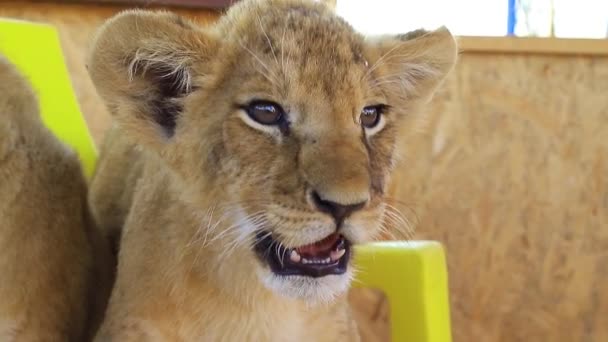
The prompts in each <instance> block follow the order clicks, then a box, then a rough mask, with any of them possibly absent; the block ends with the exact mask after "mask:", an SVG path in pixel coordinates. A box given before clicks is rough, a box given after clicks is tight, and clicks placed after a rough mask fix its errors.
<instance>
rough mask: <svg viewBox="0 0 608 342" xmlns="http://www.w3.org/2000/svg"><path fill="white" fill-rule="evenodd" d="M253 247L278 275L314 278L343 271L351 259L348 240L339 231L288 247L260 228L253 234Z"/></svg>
mask: <svg viewBox="0 0 608 342" xmlns="http://www.w3.org/2000/svg"><path fill="white" fill-rule="evenodd" d="M255 250H256V252H257V254H258V256H259V257H260V258H261V259H262V261H265V262H266V263H267V264H268V265H269V266H270V269H271V270H272V271H273V272H274V273H275V274H278V275H302V276H309V277H315V278H316V277H323V276H326V275H329V274H343V273H345V272H346V269H347V267H348V260H349V259H350V243H349V242H348V240H346V239H345V238H344V237H343V236H342V235H340V234H338V233H334V234H331V235H329V236H328V237H326V238H324V239H323V240H320V241H317V242H314V243H311V244H308V245H304V246H300V247H296V248H287V247H285V246H283V245H282V244H281V243H280V242H278V241H277V240H275V239H273V237H272V234H270V233H267V232H260V233H258V234H257V236H256V243H255Z"/></svg>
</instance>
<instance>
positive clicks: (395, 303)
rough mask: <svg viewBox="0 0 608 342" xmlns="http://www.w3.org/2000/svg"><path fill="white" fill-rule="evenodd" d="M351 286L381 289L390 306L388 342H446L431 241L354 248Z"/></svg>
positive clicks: (445, 311)
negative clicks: (354, 275) (353, 278)
mask: <svg viewBox="0 0 608 342" xmlns="http://www.w3.org/2000/svg"><path fill="white" fill-rule="evenodd" d="M354 257H355V266H356V268H357V273H356V279H355V282H354V285H355V287H369V288H376V289H380V290H382V291H383V292H384V293H385V295H386V296H387V298H388V301H389V303H390V313H391V337H392V341H399V342H404V341H407V342H451V340H452V335H451V326H450V309H449V298H448V279H447V268H446V263H445V254H444V250H443V247H442V245H441V244H440V243H438V242H434V241H387V242H376V243H370V244H366V245H361V246H357V248H356V249H355V254H354Z"/></svg>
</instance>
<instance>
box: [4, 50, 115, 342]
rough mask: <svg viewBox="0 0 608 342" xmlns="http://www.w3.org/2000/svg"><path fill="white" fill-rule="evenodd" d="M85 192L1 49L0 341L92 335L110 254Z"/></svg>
mask: <svg viewBox="0 0 608 342" xmlns="http://www.w3.org/2000/svg"><path fill="white" fill-rule="evenodd" d="M86 194H87V187H86V182H85V179H84V177H83V174H82V172H81V168H80V163H79V160H78V158H77V156H76V155H75V154H74V153H73V152H72V151H70V150H69V149H68V148H67V147H65V146H64V145H62V144H61V143H60V142H59V141H58V140H57V139H56V138H55V137H54V136H53V135H52V133H51V132H50V131H48V130H47V129H46V128H45V127H44V125H43V123H42V121H41V120H40V117H39V112H38V107H37V99H36V97H35V95H34V93H33V91H32V90H31V88H30V86H29V85H28V84H27V83H26V81H25V80H24V79H23V77H22V76H21V75H20V74H18V72H17V71H16V69H15V68H14V67H13V66H12V65H11V64H9V62H8V61H7V60H6V59H4V57H2V56H1V55H0V279H1V280H0V341H18V342H21V341H24V342H25V341H32V342H34V341H74V342H80V341H87V340H91V339H92V337H93V334H94V331H95V330H96V327H97V326H98V325H99V323H100V321H101V316H102V314H103V310H104V302H105V301H106V300H107V298H106V297H107V296H109V286H108V285H109V281H110V280H109V278H108V276H109V273H107V272H108V269H106V268H104V266H103V261H104V259H103V257H104V255H105V256H107V257H109V256H110V255H109V250H108V251H105V249H104V244H103V242H102V240H101V235H100V234H99V233H98V232H97V231H96V230H95V229H94V226H93V224H92V220H91V219H90V215H89V213H88V204H87V198H86ZM106 245H107V244H106ZM104 272H106V273H104ZM104 286H105V287H104Z"/></svg>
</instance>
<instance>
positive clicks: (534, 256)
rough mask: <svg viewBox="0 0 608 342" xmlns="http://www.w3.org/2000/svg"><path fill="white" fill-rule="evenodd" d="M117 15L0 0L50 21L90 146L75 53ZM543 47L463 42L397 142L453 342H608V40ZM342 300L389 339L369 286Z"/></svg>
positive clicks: (205, 15)
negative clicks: (443, 282)
mask: <svg viewBox="0 0 608 342" xmlns="http://www.w3.org/2000/svg"><path fill="white" fill-rule="evenodd" d="M120 9H121V8H120V7H113V6H92V5H87V6H81V5H52V4H43V3H23V2H9V3H6V2H3V3H2V4H0V16H2V17H13V18H23V19H28V20H35V21H43V22H49V23H51V24H53V25H55V26H56V27H57V28H58V29H59V31H60V35H61V40H62V44H63V48H64V51H65V54H66V60H67V64H68V69H69V71H70V73H71V76H72V80H73V84H74V88H75V92H76V94H77V96H78V99H79V100H80V103H81V108H82V111H83V113H84V115H85V117H86V119H87V122H88V123H89V126H90V129H91V131H92V133H93V136H94V138H95V140H96V141H97V142H99V141H100V140H101V139H102V137H103V133H104V131H105V129H107V127H108V125H109V122H110V121H109V116H108V115H107V111H106V110H105V108H104V107H103V105H102V104H101V102H100V100H99V98H98V97H97V95H96V93H95V91H94V89H93V86H92V84H91V82H90V80H89V78H88V76H87V74H86V71H85V67H84V56H85V53H86V50H87V47H88V44H89V41H90V36H91V34H92V32H93V30H94V29H95V28H96V27H97V26H98V25H99V24H100V23H101V22H102V21H103V20H104V19H105V18H107V17H109V16H111V15H112V14H114V13H116V12H117V11H118V10H120ZM182 13H183V14H186V15H188V16H190V17H191V18H194V19H196V20H197V21H200V22H203V23H204V22H209V21H212V20H214V19H215V18H216V14H215V13H213V12H205V11H194V10H190V11H187V12H185V11H182ZM480 42H481V43H482V44H480ZM492 42H493V43H492ZM505 42H508V43H505ZM544 42H546V41H544ZM544 42H540V43H538V44H536V43H534V41H532V43H530V40H521V41H515V42H513V41H510V40H506V38H493V40H491V41H490V44H489V45H488V40H483V39H477V38H463V39H462V40H461V43H462V46H463V48H464V49H465V52H464V53H463V54H462V55H461V58H460V62H459V65H458V67H457V68H456V70H455V72H454V73H453V74H452V76H451V77H450V79H449V80H448V81H447V82H446V84H445V86H444V87H443V88H442V90H441V91H440V92H439V94H438V96H437V97H436V99H435V100H434V102H433V104H432V106H431V107H430V108H429V110H428V111H426V113H421V114H423V115H425V117H426V124H425V129H424V131H421V132H416V133H412V135H411V136H408V137H407V139H406V142H405V144H406V154H405V155H404V160H403V162H402V164H401V165H400V166H399V169H398V172H397V177H396V178H395V180H394V183H393V188H392V197H393V198H394V201H393V202H394V203H393V204H394V205H395V206H397V207H398V208H400V209H401V210H402V212H403V213H404V214H405V215H406V216H407V218H408V219H409V220H410V221H412V223H413V224H415V225H416V228H417V233H416V237H417V238H425V239H436V240H439V241H441V242H443V243H444V245H445V246H446V249H447V257H448V265H449V276H450V290H451V293H450V297H451V303H452V308H451V310H452V328H453V335H454V340H455V341H461V342H469V341H484V342H486V341H487V342H490V341H607V340H608V291H606V289H607V288H608V178H607V174H608V56H607V55H606V54H602V53H601V51H606V52H608V44H607V42H600V41H598V42H596V43H593V44H591V43H590V44H591V45H592V47H591V48H590V49H587V47H588V46H589V45H588V44H583V45H580V44H579V43H580V41H577V42H579V43H573V44H570V43H569V42H567V41H554V44H557V46H560V48H559V49H553V50H552V49H551V48H548V49H547V50H546V51H541V52H539V51H530V49H529V48H528V47H530V48H534V47H535V46H537V45H543V44H546V43H544ZM494 44H498V45H497V46H498V47H501V48H492V46H494ZM526 44H527V45H526ZM564 44H570V45H565V46H571V47H572V51H568V49H567V48H564ZM577 44H578V45H577ZM480 46H481V47H483V46H485V47H483V48H480ZM487 46H490V49H488V48H487ZM522 46H524V48H522ZM526 46H527V47H526ZM583 46H584V49H587V50H585V51H584V52H585V54H584V55H578V54H577V53H576V52H577V49H579V48H583ZM481 50H483V51H481ZM513 51H517V53H512V52H513ZM571 52H572V53H571ZM352 300H353V302H354V303H356V304H357V308H361V310H359V312H358V316H359V317H361V322H360V324H361V325H362V330H364V331H365V332H366V336H369V339H368V340H370V341H379V340H383V339H386V329H387V327H386V317H387V316H386V309H387V305H386V303H384V302H382V301H380V300H379V296H377V295H376V294H374V293H372V292H369V291H368V292H357V293H354V294H353V296H352Z"/></svg>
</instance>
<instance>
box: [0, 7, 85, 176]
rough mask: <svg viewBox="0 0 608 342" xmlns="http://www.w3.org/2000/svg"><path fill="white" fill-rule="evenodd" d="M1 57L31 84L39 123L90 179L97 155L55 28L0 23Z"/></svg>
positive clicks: (15, 22) (28, 24) (22, 22)
mask: <svg viewBox="0 0 608 342" xmlns="http://www.w3.org/2000/svg"><path fill="white" fill-rule="evenodd" d="M0 53H2V54H3V55H4V56H6V58H8V60H9V61H11V62H12V63H13V64H14V65H15V66H16V67H17V68H18V69H19V71H20V72H21V73H22V74H23V75H24V76H25V77H26V78H27V79H28V80H29V81H30V83H31V84H32V87H33V88H34V91H36V93H37V94H38V100H39V102H40V115H41V116H42V121H43V122H44V123H45V124H46V125H47V126H48V127H49V129H50V130H51V131H52V132H53V133H55V135H56V136H57V138H58V139H59V140H61V141H63V142H64V143H66V144H68V145H70V146H72V147H73V148H74V149H75V150H76V152H77V153H78V156H79V157H80V160H81V162H82V165H83V169H84V172H85V174H86V175H87V177H90V176H91V175H92V173H93V169H94V168H95V159H96V158H97V151H96V149H95V144H94V142H93V139H92V137H91V135H90V134H89V129H88V127H87V125H86V122H85V121H84V118H83V116H82V114H81V112H80V107H79V106H78V101H77V100H76V96H75V95H74V90H73V88H72V83H71V81H70V76H69V74H68V71H67V68H66V65H65V61H64V58H63V53H62V50H61V45H60V43H59V37H58V35H57V31H56V30H55V28H54V27H52V26H49V25H44V24H37V23H31V22H26V21H18V20H10V19H0Z"/></svg>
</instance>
